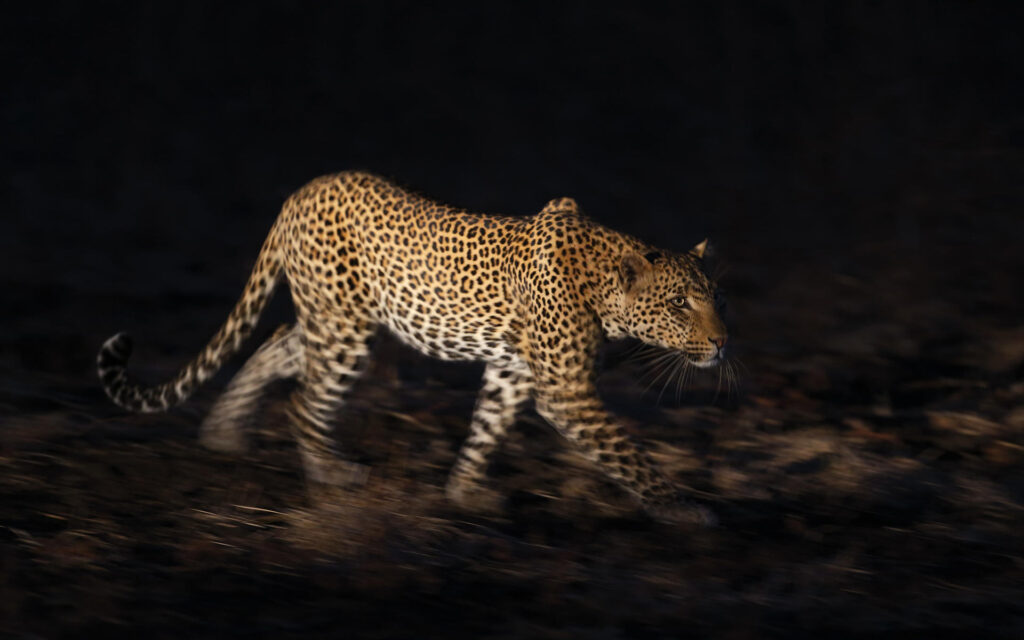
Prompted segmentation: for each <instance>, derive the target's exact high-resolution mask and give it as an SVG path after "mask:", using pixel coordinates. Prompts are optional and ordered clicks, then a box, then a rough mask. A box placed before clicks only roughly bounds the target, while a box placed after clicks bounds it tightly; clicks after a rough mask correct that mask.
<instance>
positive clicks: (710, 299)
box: [617, 240, 728, 367]
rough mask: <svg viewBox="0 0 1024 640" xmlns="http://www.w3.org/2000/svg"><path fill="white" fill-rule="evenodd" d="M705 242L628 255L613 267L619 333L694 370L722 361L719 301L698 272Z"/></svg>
mask: <svg viewBox="0 0 1024 640" xmlns="http://www.w3.org/2000/svg"><path fill="white" fill-rule="evenodd" d="M706 248H707V240H705V241H703V242H701V243H700V244H698V245H697V246H696V247H694V248H693V249H691V250H690V251H688V252H687V253H683V254H673V253H669V252H663V251H649V252H647V253H643V254H641V253H630V254H627V255H626V256H624V257H623V258H622V259H621V261H620V262H619V266H618V274H617V278H618V285H619V305H618V307H619V308H618V315H619V324H620V327H621V331H622V332H623V333H625V334H626V335H629V336H632V337H634V338H638V339H640V340H642V341H643V342H646V343H647V344H651V345H656V346H659V347H664V348H666V349H671V350H673V351H675V352H677V353H682V354H683V355H684V356H685V358H686V360H687V361H688V362H689V363H690V364H692V365H695V366H697V367H712V366H715V365H718V364H720V363H721V362H722V361H723V360H724V358H725V343H726V340H727V338H728V333H727V332H726V329H725V324H724V323H723V322H722V317H721V313H722V311H723V309H724V301H723V299H722V297H721V295H720V294H719V292H718V287H717V286H716V285H715V283H714V282H713V281H712V280H711V279H710V278H709V277H708V275H707V273H706V271H705V269H704V253H705V249H706Z"/></svg>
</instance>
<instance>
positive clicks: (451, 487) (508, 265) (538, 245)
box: [98, 172, 726, 522]
mask: <svg viewBox="0 0 1024 640" xmlns="http://www.w3.org/2000/svg"><path fill="white" fill-rule="evenodd" d="M704 246H705V245H704V243H701V244H700V245H698V246H697V247H695V248H694V249H693V250H691V251H690V252H687V253H682V254H677V253H671V252H667V251H662V250H659V249H655V248H653V247H650V246H648V245H646V244H644V243H642V242H640V241H639V240H637V239H635V238H632V237H630V236H627V235H624V234H621V233H618V232H615V231H612V230H610V229H607V228H605V227H602V226H600V225H598V224H596V223H594V222H593V221H591V220H589V219H588V218H586V217H585V216H583V215H582V214H581V213H580V211H579V209H578V207H577V205H576V203H575V201H573V200H572V199H570V198H561V199H557V200H552V201H551V202H549V203H548V204H547V206H545V207H544V209H543V210H542V211H541V212H540V213H538V214H536V215H533V216H528V217H511V216H500V215H484V214H474V213H468V212H466V211H464V210H461V209H454V208H451V207H447V206H444V205H441V204H438V203H436V202H433V201H431V200H428V199H426V198H423V197H421V196H418V195H415V194H413V193H410V192H408V191H406V190H404V189H402V188H400V187H398V186H396V185H394V184H392V183H390V182H388V181H386V180H384V179H382V178H379V177H377V176H374V175H370V174H367V173H359V172H346V173H341V174H337V175H331V176H324V177H321V178H317V179H316V180H313V181H312V182H310V183H309V184H307V185H306V186H304V187H302V188H301V189H300V190H299V191H297V192H296V193H295V194H293V195H292V196H291V197H289V198H288V200H287V201H286V202H285V204H284V207H283V209H282V211H281V215H280V216H279V217H278V219H277V221H276V223H275V224H274V226H273V228H272V229H271V231H270V234H269V235H268V237H267V239H266V241H265V242H264V245H263V248H262V250H261V251H260V254H259V257H258V258H257V260H256V266H255V268H254V269H253V271H252V274H251V275H250V277H249V280H248V282H247V283H246V286H245V291H244V293H243V294H242V297H241V299H240V300H239V302H238V303H237V305H236V306H235V308H234V309H233V310H232V311H231V313H230V315H229V316H228V319H227V321H226V322H225V323H224V325H223V326H222V327H221V328H220V330H219V331H218V332H217V333H216V335H214V337H213V339H212V340H211V341H210V342H209V344H207V346H206V347H205V348H204V349H203V350H202V351H201V352H200V353H199V355H198V356H196V358H195V359H194V360H192V362H190V363H189V364H188V365H186V366H185V367H184V368H183V369H182V370H181V372H180V373H179V374H178V375H177V376H176V377H175V378H174V379H173V380H171V381H170V382H168V383H166V384H162V385H158V386H155V387H149V388H146V387H142V386H139V385H136V384H133V383H132V382H130V381H129V380H128V379H127V377H126V375H125V365H126V362H127V360H128V357H129V355H130V353H131V342H130V341H129V339H128V337H127V336H126V335H125V334H123V333H122V334H118V335H116V336H114V337H113V338H111V339H110V340H108V341H107V342H106V343H105V344H104V345H103V348H102V349H101V350H100V353H99V356H98V366H99V374H100V378H101V380H102V381H103V385H104V388H105V389H106V392H107V394H108V395H109V396H110V397H111V398H112V399H113V400H114V401H115V402H116V403H117V404H119V405H121V406H122V407H125V408H126V409H130V410H133V411H162V410H165V409H168V408H169V407H172V406H174V405H175V404H177V403H179V402H181V401H183V400H184V399H186V398H187V397H188V396H189V395H190V394H191V393H192V391H193V390H194V389H195V388H196V387H197V386H198V385H199V384H200V383H202V382H203V381H205V380H206V379H208V378H209V377H210V376H211V375H213V374H214V373H215V372H216V371H217V369H218V368H219V367H220V366H221V365H222V364H223V362H224V361H225V360H226V359H227V358H228V357H230V356H231V355H232V354H234V353H235V352H236V351H237V350H238V348H239V347H240V345H241V344H242V342H243V340H244V339H245V338H246V337H247V336H248V335H249V333H250V332H251V330H252V328H253V326H254V325H255V324H256V322H257V319H258V318H259V315H260V312H261V311H262V310H263V308H264V306H265V304H266V302H267V300H268V299H269V298H270V295H271V294H272V292H273V290H274V287H275V285H276V284H277V283H278V281H279V280H280V278H281V277H282V276H284V277H285V278H286V279H287V281H288V284H289V288H290V290H291V293H292V299H293V301H294V304H295V311H296V316H297V321H296V323H295V325H293V326H286V327H282V328H281V329H280V330H279V331H278V332H277V333H275V334H274V335H273V336H272V337H271V338H270V339H269V340H268V341H267V342H266V343H265V344H264V345H263V346H262V347H261V348H260V349H259V350H258V351H257V352H256V353H255V354H254V355H253V356H252V358H251V359H250V360H249V362H248V363H247V364H246V365H245V367H244V368H243V369H242V371H241V372H239V374H238V375H237V376H236V377H235V379H234V380H233V381H232V383H231V385H230V386H229V387H228V389H227V391H226V392H225V393H224V394H223V395H222V397H221V398H220V400H219V402H218V403H217V405H216V406H215V407H214V409H213V411H212V412H211V413H210V415H209V417H208V418H207V419H206V421H205V423H204V426H203V429H202V432H201V437H202V439H203V441H204V442H205V443H206V444H207V445H209V446H211V447H214V448H218V449H222V450H230V451H237V450H239V449H241V448H242V447H244V445H245V441H244V427H245V423H246V421H247V419H248V418H249V417H250V416H251V415H252V413H253V412H254V410H255V409H254V408H255V406H256V401H257V400H258V398H259V395H260V392H261V390H262V389H263V388H264V387H265V386H266V385H267V384H269V383H270V382H271V381H273V380H275V379H279V378H285V377H297V378H298V381H299V384H298V386H297V388H296V390H295V391H294V394H293V397H292V401H291V404H290V406H291V421H292V425H293V431H294V434H295V437H296V439H297V441H298V444H299V449H300V452H301V454H302V459H303V464H304V466H305V469H306V474H307V477H308V478H309V480H311V481H313V482H321V483H329V484H340V483H345V482H350V481H352V480H359V479H361V478H362V476H364V475H365V472H364V471H363V470H362V469H361V468H360V467H358V465H353V464H351V463H346V462H344V461H343V460H342V458H341V457H340V456H339V455H338V452H337V451H336V450H335V448H334V447H335V444H334V441H333V439H332V438H331V437H330V434H331V431H330V425H331V420H332V417H333V415H334V414H335V412H336V411H337V410H338V408H339V407H340V406H341V405H342V404H343V403H344V401H345V396H346V393H347V392H348V390H349V389H350V388H351V386H352V384H353V382H354V381H355V380H356V378H357V377H358V376H359V375H360V373H361V372H362V371H363V369H364V368H365V365H366V361H367V356H368V347H367V341H368V340H369V339H370V338H371V337H372V335H373V334H374V333H375V332H376V331H377V329H378V328H379V327H380V326H384V327H387V328H388V329H389V330H390V331H391V332H392V333H394V334H395V335H397V336H398V337H399V338H400V339H401V340H403V341H404V342H406V343H407V344H409V345H412V346H413V347H415V348H416V349H418V350H419V351H421V352H423V353H426V354H429V355H432V356H435V357H438V358H442V359H446V360H476V361H483V362H485V363H486V368H485V371H484V377H483V388H482V389H481V391H480V394H479V397H478V400H477V405H476V409H475V410H474V413H473V417H472V421H471V423H470V435H469V437H468V439H467V440H466V442H465V443H464V444H463V446H462V448H461V450H460V451H459V455H458V459H457V461H456V463H455V466H454V468H453V470H452V472H451V475H450V477H449V480H448V487H447V493H448V495H449V497H450V498H452V499H453V500H455V501H457V502H461V503H471V502H472V498H471V496H472V495H473V494H474V493H475V492H477V491H478V489H479V487H480V481H481V480H482V479H483V478H484V474H485V469H486V466H487V463H488V459H489V456H490V454H491V453H492V452H493V450H494V449H495V448H496V447H497V446H498V444H499V443H500V442H501V440H502V438H503V437H504V436H505V434H506V432H507V430H508V428H509V427H510V426H512V424H513V422H514V420H515V415H516V411H517V410H518V409H519V407H521V406H522V405H523V404H524V403H525V402H526V401H527V400H528V399H530V398H532V399H533V400H534V401H535V405H536V408H537V411H538V412H539V413H540V415H542V416H543V417H544V418H545V419H546V420H547V421H548V422H549V423H550V424H551V425H552V426H553V427H554V428H555V429H556V430H557V431H558V433H560V434H561V435H563V436H564V437H565V438H566V439H567V440H569V441H571V442H572V443H574V444H575V445H577V446H578V447H579V449H580V450H581V451H582V452H583V454H584V455H585V456H586V457H587V458H589V459H590V460H592V461H593V462H595V463H596V464H597V465H598V466H599V467H600V468H601V469H602V470H603V471H604V472H605V473H606V474H607V475H608V476H610V477H611V478H613V479H615V480H616V481H617V482H618V483H620V484H621V485H622V486H623V487H624V488H626V489H627V490H628V491H629V492H631V493H632V494H633V495H635V496H636V497H637V498H638V499H639V501H640V502H641V504H642V505H643V506H644V507H645V508H646V509H648V510H649V511H650V512H651V513H653V514H654V515H656V516H657V517H660V518H663V519H666V520H673V521H677V520H690V521H700V522H707V521H709V520H710V519H711V516H710V513H709V512H707V511H706V510H704V509H702V508H700V507H696V506H694V505H690V504H688V503H686V501H685V500H684V499H683V497H682V496H681V495H680V493H679V491H678V490H677V489H676V488H675V487H674V486H673V485H672V484H671V483H670V482H669V481H668V480H667V479H666V478H665V476H664V475H663V474H662V473H661V472H660V471H659V470H658V469H657V468H656V467H655V465H654V464H653V463H652V461H651V460H650V458H649V457H648V456H647V454H645V453H644V452H643V451H642V450H641V449H640V448H639V447H638V446H637V445H636V444H634V443H633V441H632V440H631V439H630V438H629V437H628V436H627V435H626V433H625V431H624V430H623V429H622V427H621V426H620V425H619V424H618V423H617V421H616V420H615V419H614V417H613V416H612V415H611V414H609V413H608V412H607V411H606V410H605V409H604V407H603V405H602V403H601V401H600V400H599V398H598V395H597V391H596V387H595V376H596V367H595V357H596V352H597V349H598V346H599V344H600V343H601V341H602V340H604V339H606V338H608V339H616V338H622V337H626V336H632V337H635V338H639V339H640V340H642V341H644V342H646V343H649V344H652V345H657V346H660V347H664V348H666V349H670V350H674V351H675V352H677V353H680V354H683V355H684V356H685V358H686V359H687V360H689V362H691V363H692V364H694V365H696V366H713V365H715V364H718V363H719V362H720V361H721V359H722V357H723V353H724V347H725V342H726V331H725V327H724V325H723V323H722V321H721V319H720V318H719V315H718V312H717V309H716V304H715V296H716V290H715V285H714V283H713V282H711V281H710V280H709V278H708V277H707V275H706V273H705V271H704V268H703V264H702V257H703V254H704Z"/></svg>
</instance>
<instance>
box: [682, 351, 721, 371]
mask: <svg viewBox="0 0 1024 640" xmlns="http://www.w3.org/2000/svg"><path fill="white" fill-rule="evenodd" d="M686 358H687V360H689V361H690V364H692V365H693V366H695V367H698V368H701V369H710V368H712V367H717V366H718V365H720V364H722V361H723V360H725V352H724V350H723V349H719V350H718V351H716V352H714V353H710V354H709V353H705V352H700V353H691V352H689V351H687V352H686Z"/></svg>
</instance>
